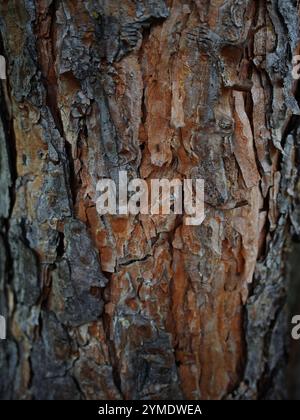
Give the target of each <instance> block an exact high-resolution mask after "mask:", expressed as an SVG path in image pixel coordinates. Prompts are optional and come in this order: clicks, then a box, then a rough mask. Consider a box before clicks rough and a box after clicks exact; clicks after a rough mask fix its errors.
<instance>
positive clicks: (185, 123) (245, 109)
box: [0, 0, 300, 399]
mask: <svg viewBox="0 0 300 420" xmlns="http://www.w3.org/2000/svg"><path fill="white" fill-rule="evenodd" d="M298 17H299V10H298V8H297V6H296V2H295V1H292V0H269V1H264V0H259V1H253V0H228V1H224V0H217V1H214V2H210V1H208V0H185V1H179V0H168V1H164V0H157V1H152V0H136V1H129V0H124V1H122V2H119V1H117V0H107V1H105V0H101V1H95V0H84V1H72V0H61V1H56V0H35V1H34V0H11V1H6V0H3V1H2V2H1V5H0V30H1V43H0V49H1V51H0V53H1V54H2V55H4V56H5V57H6V60H7V71H8V78H7V81H6V82H3V83H2V87H1V91H0V94H1V98H0V99H1V119H0V152H1V154H0V181H1V182H0V192H1V201H0V218H1V225H0V226H1V233H0V291H1V295H0V309H1V310H0V312H1V314H2V315H5V316H6V317H7V319H8V325H9V337H8V340H6V341H2V342H1V343H0V348H1V352H0V369H1V376H0V396H1V398H7V399H11V398H16V399H32V398H34V399H67V398H68V399H123V398H125V399H178V398H187V399H222V398H233V399H261V398H267V399H268V398H276V399H278V398H284V397H285V394H284V390H285V382H284V381H285V363H286V357H287V348H286V343H287V342H288V340H287V336H286V333H287V325H288V324H287V305H286V293H287V285H288V281H287V274H286V273H287V272H286V254H287V248H288V244H289V238H290V237H291V235H299V234H300V229H299V223H298V222H299V209H297V206H296V204H297V203H296V193H297V191H299V182H298V171H297V165H298V163H299V162H298V157H299V156H298V151H299V144H300V137H299V134H300V132H299V117H297V115H299V107H298V99H299V98H298V95H297V92H296V82H295V81H294V80H293V79H292V73H291V70H292V60H291V57H292V56H293V55H294V54H296V53H297V52H298V51H299V41H298V27H299V21H298ZM120 170H126V171H127V172H128V173H129V176H130V177H132V178H140V177H141V178H143V179H145V180H147V181H149V182H150V180H151V179H157V178H159V179H160V178H169V179H174V178H178V179H182V180H183V179H185V178H203V179H205V183H206V200H205V201H206V219H205V222H204V223H203V225H202V226H200V227H191V226H185V225H184V223H183V218H182V217H179V216H173V217H163V216H151V217H150V216H149V217H148V216H137V217H133V216H131V217H127V218H124V217H123V218H121V217H110V216H105V217H100V216H99V215H98V214H97V211H96V207H95V199H96V193H95V187H96V183H97V181H98V180H99V179H102V178H103V177H109V178H112V179H115V180H116V181H117V179H118V172H119V171H120Z"/></svg>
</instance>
